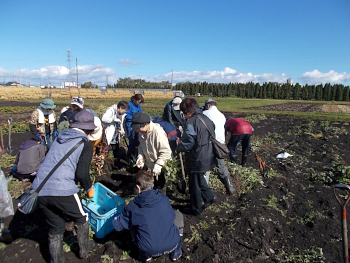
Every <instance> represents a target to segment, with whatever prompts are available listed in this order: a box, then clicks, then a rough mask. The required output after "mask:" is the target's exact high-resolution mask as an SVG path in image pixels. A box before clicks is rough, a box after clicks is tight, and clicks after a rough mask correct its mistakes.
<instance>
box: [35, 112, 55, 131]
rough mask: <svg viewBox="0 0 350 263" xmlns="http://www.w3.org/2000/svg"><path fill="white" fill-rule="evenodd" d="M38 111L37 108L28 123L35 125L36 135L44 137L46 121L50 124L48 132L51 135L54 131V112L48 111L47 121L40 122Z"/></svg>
mask: <svg viewBox="0 0 350 263" xmlns="http://www.w3.org/2000/svg"><path fill="white" fill-rule="evenodd" d="M39 111H40V109H39V108H38V109H36V110H34V111H33V113H32V116H31V118H30V122H29V123H30V124H33V125H35V127H36V129H37V130H38V133H40V135H45V121H48V122H49V124H50V132H51V134H52V133H53V132H54V130H55V122H56V114H55V112H54V111H53V110H51V111H49V119H48V120H45V119H43V120H41V118H40V116H39V114H40V113H39Z"/></svg>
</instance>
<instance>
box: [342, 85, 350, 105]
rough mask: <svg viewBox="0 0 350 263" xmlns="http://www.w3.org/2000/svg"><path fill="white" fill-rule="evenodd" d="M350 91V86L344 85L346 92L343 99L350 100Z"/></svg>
mask: <svg viewBox="0 0 350 263" xmlns="http://www.w3.org/2000/svg"><path fill="white" fill-rule="evenodd" d="M349 92H350V90H349V86H346V87H344V92H343V94H344V98H343V101H349Z"/></svg>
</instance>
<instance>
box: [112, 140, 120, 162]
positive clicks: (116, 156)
mask: <svg viewBox="0 0 350 263" xmlns="http://www.w3.org/2000/svg"><path fill="white" fill-rule="evenodd" d="M111 149H112V152H113V158H114V166H115V167H117V166H118V159H119V143H116V144H111Z"/></svg>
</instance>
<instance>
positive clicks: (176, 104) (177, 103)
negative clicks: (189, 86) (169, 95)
mask: <svg viewBox="0 0 350 263" xmlns="http://www.w3.org/2000/svg"><path fill="white" fill-rule="evenodd" d="M181 102H182V99H181V98H179V97H176V98H174V99H173V108H174V110H180V104H181Z"/></svg>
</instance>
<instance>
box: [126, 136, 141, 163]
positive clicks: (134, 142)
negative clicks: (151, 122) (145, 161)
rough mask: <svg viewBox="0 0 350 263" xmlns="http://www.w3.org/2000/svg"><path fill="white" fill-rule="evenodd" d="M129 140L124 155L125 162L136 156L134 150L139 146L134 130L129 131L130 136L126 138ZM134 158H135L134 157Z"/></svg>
mask: <svg viewBox="0 0 350 263" xmlns="http://www.w3.org/2000/svg"><path fill="white" fill-rule="evenodd" d="M128 139H129V145H128V151H127V153H126V158H127V160H130V157H131V155H132V154H133V155H134V156H135V155H136V153H135V149H136V148H137V147H138V146H139V144H140V142H139V134H138V132H137V131H136V130H135V129H132V130H131V133H130V136H129V137H128ZM135 157H136V156H135Z"/></svg>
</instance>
